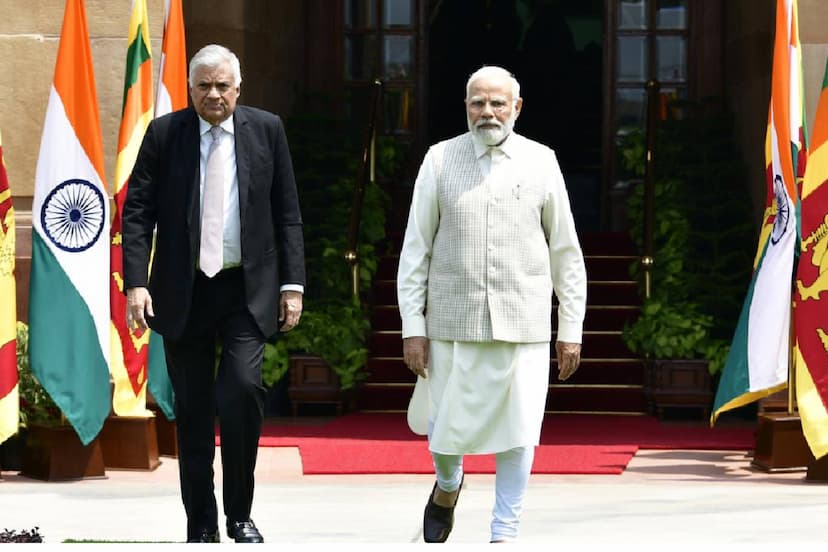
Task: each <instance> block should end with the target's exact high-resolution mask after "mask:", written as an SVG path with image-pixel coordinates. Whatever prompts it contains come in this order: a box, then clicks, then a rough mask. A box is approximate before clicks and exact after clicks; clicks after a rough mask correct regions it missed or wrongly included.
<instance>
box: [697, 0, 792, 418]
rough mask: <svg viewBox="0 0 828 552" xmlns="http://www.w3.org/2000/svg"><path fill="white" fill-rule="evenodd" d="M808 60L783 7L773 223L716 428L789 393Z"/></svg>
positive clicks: (724, 382) (770, 165)
mask: <svg viewBox="0 0 828 552" xmlns="http://www.w3.org/2000/svg"><path fill="white" fill-rule="evenodd" d="M800 52H801V48H800V44H799V31H798V21H797V3H796V0H777V4H776V35H775V39H774V49H773V73H772V76H771V101H770V108H769V110H768V126H767V133H766V139H765V159H766V178H767V190H768V193H767V201H766V210H765V218H764V223H763V226H762V231H761V233H760V237H759V247H758V250H757V256H756V261H755V263H754V272H753V278H752V280H751V282H750V286H749V288H748V292H747V297H746V299H745V303H744V305H743V307H742V312H741V315H740V316H739V321H738V323H737V326H736V332H735V335H734V337H733V342H732V344H731V347H730V352H729V354H728V357H727V361H726V363H725V367H724V370H723V372H722V376H721V379H720V380H719V387H718V389H717V391H716V399H715V401H714V404H713V414H712V415H711V418H710V423H711V425H712V424H714V423H715V422H716V419H717V418H718V416H719V414H721V413H722V412H724V411H726V410H731V409H733V408H737V407H739V406H743V405H745V404H748V403H751V402H754V401H756V400H758V399H760V398H762V397H765V396H767V395H770V394H771V393H774V392H776V391H779V390H781V389H784V388H785V387H786V386H787V385H788V372H789V360H790V355H791V308H792V299H793V297H792V292H791V286H792V281H793V266H794V258H795V257H796V254H797V248H798V246H799V205H798V196H797V182H796V177H797V175H798V174H799V173H798V170H799V169H801V167H798V165H800V164H801V163H802V161H801V160H800V155H802V154H803V153H804V143H805V141H804V134H805V132H804V126H803V120H804V117H803V109H804V105H803V104H804V102H803V99H802V61H801V57H800V55H801V54H800Z"/></svg>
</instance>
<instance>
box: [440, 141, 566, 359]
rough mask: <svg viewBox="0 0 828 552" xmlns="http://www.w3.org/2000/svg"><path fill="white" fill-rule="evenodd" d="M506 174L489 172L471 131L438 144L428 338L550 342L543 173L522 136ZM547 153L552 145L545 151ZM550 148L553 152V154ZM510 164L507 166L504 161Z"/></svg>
mask: <svg viewBox="0 0 828 552" xmlns="http://www.w3.org/2000/svg"><path fill="white" fill-rule="evenodd" d="M510 140H518V141H519V147H516V148H514V149H515V151H516V152H517V154H516V155H515V157H514V158H513V159H511V160H510V161H509V165H508V169H507V170H503V171H499V175H500V176H495V175H493V176H490V177H488V178H483V175H482V174H481V172H480V168H479V165H478V161H477V159H476V158H475V153H474V146H473V144H472V138H471V134H469V133H466V134H463V135H461V136H458V137H456V138H453V139H451V140H446V141H444V142H441V143H440V144H437V145H435V146H434V148H433V149H434V153H435V156H436V157H435V159H436V162H435V168H436V177H437V197H438V206H439V209H440V224H439V228H438V230H437V234H436V236H435V238H434V245H433V250H432V259H431V262H430V266H429V274H428V299H427V308H426V327H427V332H428V337H429V338H431V339H438V340H444V341H474V342H480V341H492V340H496V341H508V342H516V343H534V342H547V341H550V338H551V332H552V324H551V316H552V280H551V275H550V264H549V246H548V244H547V239H546V234H545V231H544V229H543V228H542V226H541V211H542V209H543V205H544V202H545V201H546V200H547V198H546V193H547V192H546V191H545V186H544V183H545V177H548V175H542V174H530V171H529V170H527V169H526V168H527V167H531V166H533V165H534V166H537V164H535V163H531V162H522V161H527V160H526V159H523V160H522V159H521V158H522V157H523V156H525V155H538V154H539V155H544V152H543V151H534V150H535V149H539V150H540V149H544V150H546V148H545V147H543V146H540V145H538V144H535V143H533V142H531V141H530V140H527V139H525V138H523V137H522V136H519V135H513V136H512V138H510ZM547 151H548V150H547ZM550 153H551V152H550ZM503 168H504V169H506V167H503Z"/></svg>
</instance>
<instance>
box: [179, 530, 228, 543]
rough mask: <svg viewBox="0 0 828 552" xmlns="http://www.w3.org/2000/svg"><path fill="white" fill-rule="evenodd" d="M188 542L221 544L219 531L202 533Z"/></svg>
mask: <svg viewBox="0 0 828 552" xmlns="http://www.w3.org/2000/svg"><path fill="white" fill-rule="evenodd" d="M187 542H221V537H220V536H219V532H218V530H216V531H202V532H201V534H200V535H199V536H197V537H192V538H189V539H187Z"/></svg>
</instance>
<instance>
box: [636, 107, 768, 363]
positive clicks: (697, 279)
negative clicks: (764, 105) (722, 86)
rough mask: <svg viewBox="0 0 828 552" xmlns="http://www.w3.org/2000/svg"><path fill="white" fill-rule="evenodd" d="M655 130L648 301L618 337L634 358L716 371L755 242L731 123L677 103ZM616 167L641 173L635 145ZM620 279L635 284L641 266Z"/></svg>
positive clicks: (714, 110)
mask: <svg viewBox="0 0 828 552" xmlns="http://www.w3.org/2000/svg"><path fill="white" fill-rule="evenodd" d="M684 108H685V111H686V114H687V115H686V116H685V117H684V118H682V119H680V120H667V121H662V122H660V124H659V128H658V140H657V145H656V152H655V160H656V163H655V181H654V192H655V194H654V205H655V207H654V209H655V217H654V218H655V224H654V229H653V257H654V261H655V262H654V264H653V266H652V270H651V275H652V289H653V292H652V296H651V298H650V299H649V300H647V301H645V304H644V305H643V307H642V312H641V316H640V318H639V319H637V320H636V321H634V322H632V323H631V324H627V325H626V326H625V328H624V333H623V337H624V340H625V341H626V343H627V345H628V347H630V349H631V350H633V351H634V352H637V353H639V354H642V355H644V356H649V357H652V358H704V359H707V360H708V361H709V369H710V372H711V373H716V372H718V371H719V370H721V368H722V367H723V366H724V361H725V359H726V358H727V352H728V349H729V344H730V340H731V338H732V336H733V331H734V329H735V327H736V323H737V321H738V317H739V312H740V310H741V305H742V300H743V299H744V292H745V289H747V284H748V282H749V280H750V274H751V270H752V260H753V259H752V253H753V248H752V245H753V243H754V241H755V237H754V229H753V222H752V215H751V212H750V202H749V201H746V200H745V197H746V195H747V194H746V190H747V187H746V177H745V173H744V171H743V167H742V165H741V163H740V162H739V161H738V159H739V154H738V152H737V151H735V147H734V143H733V137H732V133H733V130H732V126H733V125H732V120H731V117H730V116H729V115H728V114H727V113H726V112H725V111H724V110H723V109H721V106H719V105H717V104H716V102H715V101H710V102H703V103H700V104H689V103H687V104H685V105H684ZM621 149H622V151H621V153H622V160H623V162H624V164H625V168H626V169H627V170H628V171H630V172H632V173H633V174H635V175H638V176H641V175H643V174H644V152H645V147H644V136H643V135H642V134H641V132H633V133H630V134H629V135H628V136H627V137H626V138H625V142H624V143H623V145H622V148H621ZM628 215H629V218H630V221H631V232H632V237H633V241H634V242H635V243H636V244H637V246H638V247H639V248H642V247H643V226H644V225H643V220H644V185H643V183H640V184H639V185H637V186H636V187H635V188H634V189H633V190H632V193H631V195H630V198H629V201H628ZM630 271H631V273H632V274H633V275H635V276H637V277H638V278H639V281H640V282H642V288H643V277H642V274H641V272H642V268H641V265H640V264H639V263H638V262H636V263H634V264H633V265H632V266H631V268H630Z"/></svg>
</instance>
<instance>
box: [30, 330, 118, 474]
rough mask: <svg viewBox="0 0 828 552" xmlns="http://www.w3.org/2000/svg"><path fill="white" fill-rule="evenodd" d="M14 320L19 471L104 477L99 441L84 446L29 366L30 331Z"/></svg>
mask: <svg viewBox="0 0 828 552" xmlns="http://www.w3.org/2000/svg"><path fill="white" fill-rule="evenodd" d="M28 330H29V329H28V326H27V325H26V324H25V323H23V322H18V323H17V371H18V389H19V392H20V427H21V429H22V430H23V433H25V445H24V447H23V452H22V458H21V465H20V470H21V474H22V475H26V476H29V477H33V478H35V479H44V480H49V481H62V480H72V479H83V478H90V477H103V476H104V473H105V471H104V462H103V453H102V451H101V447H100V444H99V443H98V440H97V439H95V440H94V441H92V443H90V444H88V445H85V446H84V445H83V444H82V443H81V441H80V438H78V435H77V433H75V430H74V428H73V427H72V426H71V425H69V424H68V423H67V421H66V419H65V417H64V416H63V414H62V412H61V411H60V408H59V407H58V406H57V405H56V404H55V402H54V401H53V400H52V398H51V397H50V396H49V394H48V393H47V392H46V390H45V389H44V388H43V386H42V385H41V384H40V382H39V381H38V380H37V377H36V376H35V375H34V373H32V371H31V368H30V366H29V331H28Z"/></svg>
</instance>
